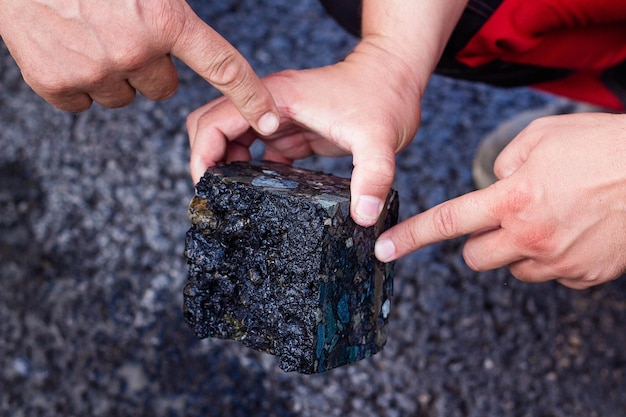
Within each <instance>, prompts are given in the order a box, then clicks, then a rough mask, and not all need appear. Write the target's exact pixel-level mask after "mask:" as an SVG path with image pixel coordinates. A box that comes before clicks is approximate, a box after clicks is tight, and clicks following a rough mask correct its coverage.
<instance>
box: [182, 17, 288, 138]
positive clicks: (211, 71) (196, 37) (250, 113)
mask: <svg viewBox="0 0 626 417" xmlns="http://www.w3.org/2000/svg"><path fill="white" fill-rule="evenodd" d="M172 54H173V55H175V56H176V57H178V58H180V59H181V60H182V61H183V62H184V63H185V64H187V65H188V66H189V67H190V68H191V69H192V70H194V71H195V72H196V73H197V74H198V75H200V76H201V77H202V78H204V79H205V80H206V81H207V82H208V83H210V84H211V85H213V86H214V87H215V88H217V89H218V90H219V91H220V92H221V93H222V94H224V95H225V96H226V97H228V98H229V99H230V100H231V101H232V102H233V104H234V105H235V107H237V109H238V110H239V112H240V113H241V115H242V116H243V117H244V118H245V119H246V121H247V122H248V123H249V124H250V125H251V126H252V127H253V128H254V129H255V130H256V131H257V132H259V133H261V134H263V135H270V134H272V133H274V132H275V131H276V129H277V128H278V124H279V120H280V119H279V116H278V114H279V113H278V109H277V107H276V104H275V103H274V100H273V98H272V96H271V94H270V92H269V90H268V89H267V88H266V87H265V85H264V84H263V82H262V81H261V80H260V79H259V77H258V76H257V75H256V74H255V72H254V70H253V69H252V67H251V66H250V64H249V63H248V61H246V59H245V58H244V57H243V55H241V54H240V53H239V51H237V49H235V47H233V46H232V45H231V44H230V43H228V41H226V39H224V38H223V37H222V36H220V34H219V33H217V32H216V31H215V30H213V29H212V28H211V27H209V26H208V25H207V24H206V23H204V22H203V21H202V20H201V19H200V18H199V17H198V16H197V15H196V14H195V13H194V12H193V11H192V10H191V9H190V8H189V9H188V16H187V19H186V20H185V24H184V28H183V32H182V33H181V34H180V36H179V37H178V39H177V42H176V43H175V44H174V45H173V47H172Z"/></svg>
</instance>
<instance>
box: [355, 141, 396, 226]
mask: <svg viewBox="0 0 626 417" xmlns="http://www.w3.org/2000/svg"><path fill="white" fill-rule="evenodd" d="M360 143H364V144H365V145H364V146H362V147H359V148H358V149H355V150H354V152H353V155H354V157H353V164H354V169H353V171H352V180H351V182H350V191H351V194H352V199H351V201H352V202H351V205H350V213H351V215H352V218H353V219H354V221H355V222H356V223H357V224H359V225H361V226H372V225H373V224H374V223H376V221H377V220H378V216H379V215H380V212H381V211H382V209H383V205H384V204H385V201H386V200H387V195H388V194H389V190H390V189H391V184H392V183H393V177H394V171H395V167H396V162H395V153H394V152H393V150H392V149H391V148H386V149H381V148H380V147H377V146H375V145H373V144H369V145H368V144H367V143H366V142H360Z"/></svg>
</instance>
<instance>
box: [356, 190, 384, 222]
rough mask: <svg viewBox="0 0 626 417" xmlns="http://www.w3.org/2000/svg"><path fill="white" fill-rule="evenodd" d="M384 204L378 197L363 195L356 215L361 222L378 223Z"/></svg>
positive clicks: (357, 206)
mask: <svg viewBox="0 0 626 417" xmlns="http://www.w3.org/2000/svg"><path fill="white" fill-rule="evenodd" d="M382 206H383V202H382V201H380V199H378V198H376V197H371V196H368V195H362V196H361V197H359V201H358V203H357V205H356V214H357V216H358V217H359V218H360V219H361V220H369V221H372V220H373V221H376V220H378V216H379V215H380V210H381V209H382Z"/></svg>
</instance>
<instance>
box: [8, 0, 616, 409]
mask: <svg viewBox="0 0 626 417" xmlns="http://www.w3.org/2000/svg"><path fill="white" fill-rule="evenodd" d="M190 4H191V5H192V7H194V9H195V10H197V12H198V13H199V14H200V15H201V16H202V18H203V19H205V20H206V21H207V22H210V23H211V24H212V25H213V26H214V27H215V29H217V30H218V31H219V32H220V33H223V34H224V36H225V37H226V38H227V39H228V40H230V41H231V42H233V44H235V45H236V46H237V47H238V48H239V49H240V50H241V51H242V53H243V54H244V55H245V56H246V57H247V58H249V59H250V61H251V63H252V65H253V66H254V68H255V69H256V70H257V71H258V72H259V73H260V74H262V75H265V74H268V73H271V72H274V71H277V70H280V69H283V68H305V67H316V66H320V65H326V64H330V63H332V62H335V61H337V60H339V59H341V58H342V57H343V56H344V55H345V53H346V52H347V51H349V49H350V48H351V47H352V46H353V45H354V42H355V40H354V39H352V38H350V37H349V36H348V35H346V34H345V33H343V32H342V30H341V29H340V28H339V27H338V26H337V25H335V23H334V22H333V21H331V20H330V19H329V18H328V17H327V16H325V15H324V12H323V10H322V9H321V7H320V6H319V5H318V4H317V3H315V2H314V1H313V0H303V1H299V2H295V3H294V2H292V1H286V0H264V1H252V0H241V1H234V0H231V1H228V0H226V1H222V2H200V1H192V2H190ZM179 68H180V79H181V83H180V89H179V91H178V93H177V94H176V95H175V96H174V97H173V98H171V99H169V100H167V101H165V102H162V103H153V102H149V101H147V100H144V99H142V98H141V97H139V98H138V99H137V100H136V101H135V103H134V104H132V105H131V106H129V107H127V108H124V109H117V110H109V109H104V108H102V107H100V106H98V105H94V106H93V107H92V108H91V109H90V110H88V111H86V112H84V113H81V114H68V113H63V112H60V111H57V110H54V109H53V108H51V107H50V106H49V105H47V104H45V103H44V102H43V101H42V100H41V99H40V98H38V97H37V96H36V95H35V94H34V93H33V92H32V91H30V89H29V88H28V87H27V86H26V85H25V84H24V83H23V82H22V80H21V77H20V73H19V70H18V69H17V67H16V66H15V64H14V62H13V61H12V59H11V58H10V56H9V54H8V52H7V50H6V48H5V47H4V46H2V47H1V48H0V86H1V88H0V126H1V129H0V144H1V148H2V152H0V266H1V267H0V318H1V320H0V335H1V336H2V337H1V339H0V415H2V416H15V417H21V416H25V417H26V416H27V417H32V416H64V417H66V416H142V415H149V416H292V417H295V416H307V417H308V416H311V417H318V416H359V417H363V416H364V417H368V416H390V417H393V416H419V417H443V416H445V417H465V416H475V417H486V416H494V417H500V416H516V417H517V416H519V417H526V416H528V417H531V416H532V417H572V416H580V417H592V416H598V417H600V416H601V417H620V416H624V415H626V395H624V392H626V380H625V378H626V352H625V350H624V346H626V331H625V330H626V329H625V323H626V280H625V279H621V280H617V281H614V282H611V283H608V284H605V285H602V286H600V287H596V288H592V289H590V290H586V291H574V290H570V289H567V288H564V287H562V286H560V285H558V284H556V283H546V284H534V285H531V284H526V283H522V282H519V281H517V280H515V279H514V278H513V277H512V276H511V275H510V274H509V273H508V272H507V270H504V269H503V270H497V271H493V272H488V273H475V272H473V271H471V270H470V269H469V268H468V267H467V266H466V265H465V264H464V262H463V258H462V254H461V251H462V245H463V239H456V240H453V241H450V242H445V243H441V244H437V245H434V246H431V247H428V248H425V249H423V250H421V251H419V252H417V253H414V254H412V255H409V256H407V257H405V258H404V259H402V260H401V261H399V262H398V263H397V266H396V278H395V284H396V285H395V296H394V298H393V304H392V312H391V316H390V334H389V338H388V343H387V345H386V347H385V349H384V350H383V351H382V352H381V353H378V354H377V355H375V356H374V357H373V358H371V359H369V360H364V361H361V362H359V363H357V364H354V365H350V366H346V367H341V368H337V369H334V370H332V371H329V372H327V373H324V374H320V375H311V376H307V375H301V374H296V373H284V372H283V371H281V370H280V369H279V367H278V362H277V359H276V358H274V357H273V356H270V355H267V354H262V353H258V352H256V351H253V350H250V349H247V348H245V347H243V346H241V345H240V344H238V343H236V342H230V341H223V340H202V341H200V340H197V339H196V337H195V336H194V335H193V333H192V331H191V329H190V328H189V327H188V326H187V325H186V324H185V323H184V321H183V317H182V289H183V286H184V284H185V280H186V265H185V262H184V259H183V255H182V252H183V245H184V235H185V232H186V230H187V229H188V227H189V221H188V219H187V217H186V216H187V214H186V211H187V205H188V203H189V200H190V198H191V196H192V195H193V186H192V184H191V180H190V178H189V174H188V168H187V161H188V157H189V150H188V144H187V137H186V132H185V127H184V121H185V117H186V115H187V114H188V113H189V112H190V111H191V110H193V109H194V108H196V107H198V106H200V105H202V104H203V103H205V102H207V101H208V100H210V99H212V98H214V97H216V96H217V95H216V92H215V90H214V89H212V88H211V87H209V86H207V85H206V84H205V83H204V82H203V81H202V80H201V79H200V78H199V77H197V76H195V75H194V74H192V73H191V72H190V71H189V70H187V69H186V68H185V67H184V66H183V65H179ZM381 88H384V86H381ZM322 93H323V92H320V94H322ZM550 100H553V98H551V97H548V96H545V95H541V94H538V93H536V92H532V91H530V90H527V89H513V90H501V89H495V88H490V87H486V86H484V85H479V84H470V83H466V82H459V81H454V80H449V79H444V78H441V77H434V78H433V80H432V82H431V84H430V86H429V88H428V91H427V93H426V96H425V97H424V100H423V121H422V125H421V128H420V131H419V133H418V135H417V136H416V138H415V140H414V141H413V143H412V144H411V145H410V146H409V147H408V148H407V149H406V150H405V151H403V152H402V153H401V154H400V155H399V157H398V160H397V173H396V181H395V184H394V188H396V189H397V190H398V191H399V193H400V202H401V217H402V218H407V217H409V216H410V215H411V214H413V213H417V212H419V211H421V210H424V209H427V208H429V207H431V206H433V205H435V204H437V203H439V202H441V201H444V200H446V199H449V198H452V197H455V196H458V195H461V194H463V193H466V192H469V191H471V190H472V189H473V186H472V181H471V175H470V167H471V158H472V154H473V152H474V150H475V148H476V146H477V144H478V141H479V140H480V138H481V137H482V136H483V135H484V134H485V133H486V132H488V131H489V130H490V129H492V128H494V127H495V126H496V125H497V124H498V123H499V122H501V121H502V120H504V119H506V118H507V117H509V116H511V115H513V114H515V113H516V112H518V111H521V110H525V109H528V108H533V107H537V106H540V105H542V104H544V103H546V102H548V101H550ZM257 153H258V152H257ZM299 164H301V165H302V166H306V167H309V168H313V169H320V170H324V171H326V172H332V173H335V174H337V175H343V176H347V175H349V174H350V168H351V161H350V159H349V158H339V159H322V158H310V159H308V160H305V161H301V162H299Z"/></svg>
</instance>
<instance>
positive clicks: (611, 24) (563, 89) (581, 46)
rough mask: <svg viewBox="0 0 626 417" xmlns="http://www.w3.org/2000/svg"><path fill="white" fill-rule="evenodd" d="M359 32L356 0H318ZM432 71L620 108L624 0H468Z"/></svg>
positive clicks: (624, 94) (624, 99)
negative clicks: (528, 87)
mask: <svg viewBox="0 0 626 417" xmlns="http://www.w3.org/2000/svg"><path fill="white" fill-rule="evenodd" d="M321 2H322V4H323V5H324V7H325V8H326V10H327V11H328V12H329V14H330V15H331V16H333V17H334V18H335V19H336V20H337V21H338V22H339V23H340V24H341V25H342V26H343V27H345V28H346V29H347V30H349V31H350V32H351V33H353V34H355V35H358V34H359V31H360V4H361V2H360V0H336V1H332V0H321ZM436 72H437V73H438V74H441V75H446V76H449V77H454V78H460V79H465V80H470V81H480V82H484V83H488V84H492V85H495V86H501V87H515V86H523V85H525V86H531V87H534V88H537V89H541V90H544V91H548V92H551V93H554V94H558V95H562V96H565V97H569V98H572V99H576V100H581V101H586V102H590V103H594V104H597V105H600V106H604V107H607V108H612V109H616V110H624V109H625V108H626V2H625V1H623V0H469V3H468V5H467V7H466V9H465V10H464V12H463V14H462V16H461V19H460V21H459V23H458V24H457V26H456V28H455V29H454V31H453V33H452V36H451V38H450V40H449V42H448V45H447V46H446V49H445V51H444V53H443V56H442V57H441V60H440V61H439V64H438V66H437V69H436Z"/></svg>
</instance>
